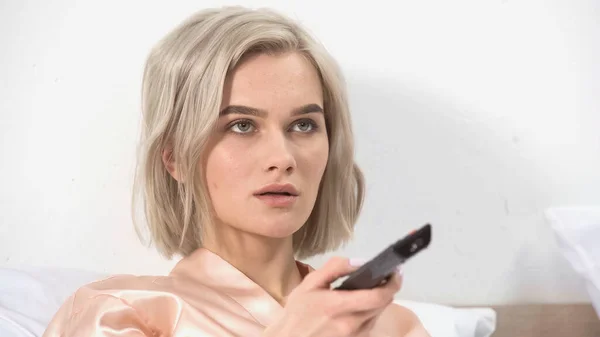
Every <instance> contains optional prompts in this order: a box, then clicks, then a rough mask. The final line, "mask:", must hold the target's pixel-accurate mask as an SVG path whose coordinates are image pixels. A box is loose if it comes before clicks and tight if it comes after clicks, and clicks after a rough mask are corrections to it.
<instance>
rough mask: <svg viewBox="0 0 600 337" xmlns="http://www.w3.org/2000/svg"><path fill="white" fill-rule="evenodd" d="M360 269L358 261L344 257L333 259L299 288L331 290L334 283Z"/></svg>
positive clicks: (315, 271) (314, 272) (306, 279)
mask: <svg viewBox="0 0 600 337" xmlns="http://www.w3.org/2000/svg"><path fill="white" fill-rule="evenodd" d="M358 268H359V266H357V265H356V261H350V260H349V259H347V258H344V257H337V256H336V257H332V258H331V259H329V260H328V261H327V262H326V263H325V265H323V267H321V268H319V269H316V270H314V271H313V272H311V273H309V274H308V275H306V277H305V278H304V281H302V283H301V284H300V285H299V287H301V288H302V289H305V290H310V289H323V288H326V289H329V287H330V285H331V283H332V282H333V281H335V280H337V279H338V278H340V277H343V276H346V275H348V274H350V273H351V272H353V271H355V270H356V269H358Z"/></svg>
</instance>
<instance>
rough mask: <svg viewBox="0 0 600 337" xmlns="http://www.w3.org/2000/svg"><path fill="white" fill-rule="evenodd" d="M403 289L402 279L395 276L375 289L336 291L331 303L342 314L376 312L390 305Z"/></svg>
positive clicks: (332, 295)
mask: <svg viewBox="0 0 600 337" xmlns="http://www.w3.org/2000/svg"><path fill="white" fill-rule="evenodd" d="M401 287H402V277H401V276H399V275H397V274H394V275H392V277H391V278H390V279H389V281H388V282H387V283H385V284H384V285H382V286H379V287H376V288H373V289H361V290H349V291H348V290H341V291H340V290H334V291H332V292H333V293H332V294H331V297H330V298H331V300H330V301H331V303H332V305H334V306H336V307H337V308H338V310H339V311H340V312H355V311H369V310H375V309H378V308H382V307H385V306H387V305H388V304H390V303H391V302H392V301H393V300H394V296H395V295H396V293H397V292H398V291H399V290H400V288H401Z"/></svg>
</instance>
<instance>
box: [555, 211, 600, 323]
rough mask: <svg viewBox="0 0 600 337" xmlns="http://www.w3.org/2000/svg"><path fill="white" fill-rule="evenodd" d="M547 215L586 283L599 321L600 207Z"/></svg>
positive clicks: (572, 262) (561, 245) (559, 240)
mask: <svg viewBox="0 0 600 337" xmlns="http://www.w3.org/2000/svg"><path fill="white" fill-rule="evenodd" d="M545 215H546V219H547V220H548V222H549V223H550V226H551V227H552V229H553V230H554V234H555V237H556V239H557V241H558V245H559V248H560V250H561V252H562V253H563V255H564V256H565V258H566V259H567V260H568V261H569V262H570V264H571V266H572V267H573V269H575V271H576V272H577V273H578V274H579V275H581V277H583V279H585V281H586V288H587V292H588V294H589V295H590V299H591V301H592V305H593V306H594V308H595V310H596V313H597V314H598V317H599V318H600V206H590V207H585V206H574V207H558V208H549V209H547V210H546V212H545Z"/></svg>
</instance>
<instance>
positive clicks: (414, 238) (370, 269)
mask: <svg viewBox="0 0 600 337" xmlns="http://www.w3.org/2000/svg"><path fill="white" fill-rule="evenodd" d="M430 242H431V225H430V224H426V225H425V226H423V227H421V228H420V229H419V230H415V231H413V232H411V233H410V234H409V235H407V236H406V237H404V238H402V239H400V240H398V241H397V242H396V243H394V244H392V245H390V246H389V247H388V248H386V249H385V250H384V251H383V252H381V253H379V255H377V256H376V257H374V258H373V259H371V260H370V261H368V262H367V263H365V264H364V265H362V266H361V267H360V268H359V269H357V270H355V271H354V272H352V273H350V274H349V275H348V278H347V279H346V280H344V282H342V284H341V285H339V286H338V287H337V288H334V289H335V290H354V289H371V288H374V287H377V286H379V285H381V284H384V283H385V282H387V280H389V278H390V277H391V276H392V275H393V273H394V272H395V270H396V267H398V266H399V265H401V264H402V263H404V262H405V261H406V260H408V259H409V258H411V257H413V256H415V255H416V254H417V253H418V252H420V251H422V250H423V249H425V248H427V247H428V246H429V243H430Z"/></svg>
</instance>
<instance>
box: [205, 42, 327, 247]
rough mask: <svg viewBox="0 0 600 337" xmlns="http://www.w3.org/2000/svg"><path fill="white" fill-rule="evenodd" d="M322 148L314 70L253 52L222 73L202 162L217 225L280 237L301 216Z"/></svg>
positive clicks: (295, 58) (297, 60)
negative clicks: (215, 117) (214, 119)
mask: <svg viewBox="0 0 600 337" xmlns="http://www.w3.org/2000/svg"><path fill="white" fill-rule="evenodd" d="M328 155H329V141H328V138H327V131H326V127H325V118H324V116H323V94H322V87H321V82H320V80H319V75H318V73H317V71H316V69H315V68H314V67H313V66H312V64H311V63H310V62H309V61H308V60H306V59H305V58H304V57H303V56H302V55H300V54H297V53H286V54H281V55H276V56H273V55H266V54H258V55H252V56H250V57H248V58H247V59H246V60H244V61H243V62H242V63H241V64H240V65H239V66H238V67H237V69H236V70H235V71H233V72H232V73H231V75H230V76H229V78H228V79H227V80H226V83H225V88H224V92H223V101H222V105H221V115H220V117H219V121H218V123H217V129H216V131H215V132H214V134H213V136H212V137H211V140H210V142H209V146H208V151H207V153H206V157H205V158H206V159H205V163H204V165H205V166H204V168H205V172H206V181H207V187H208V191H209V194H210V198H211V202H212V204H213V207H214V210H215V212H216V216H217V220H218V221H217V225H218V226H231V227H234V228H236V229H238V230H241V231H243V232H249V233H253V234H258V235H261V236H266V237H273V238H282V237H287V236H289V235H291V234H293V233H294V232H296V231H297V230H298V229H299V228H301V227H302V225H303V224H304V223H305V221H306V220H307V219H308V216H309V215H310V213H311V211H312V209H313V206H314V204H315V200H316V197H317V193H318V190H319V184H320V182H321V178H322V176H323V172H324V171H325V166H326V164H327V158H328Z"/></svg>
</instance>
